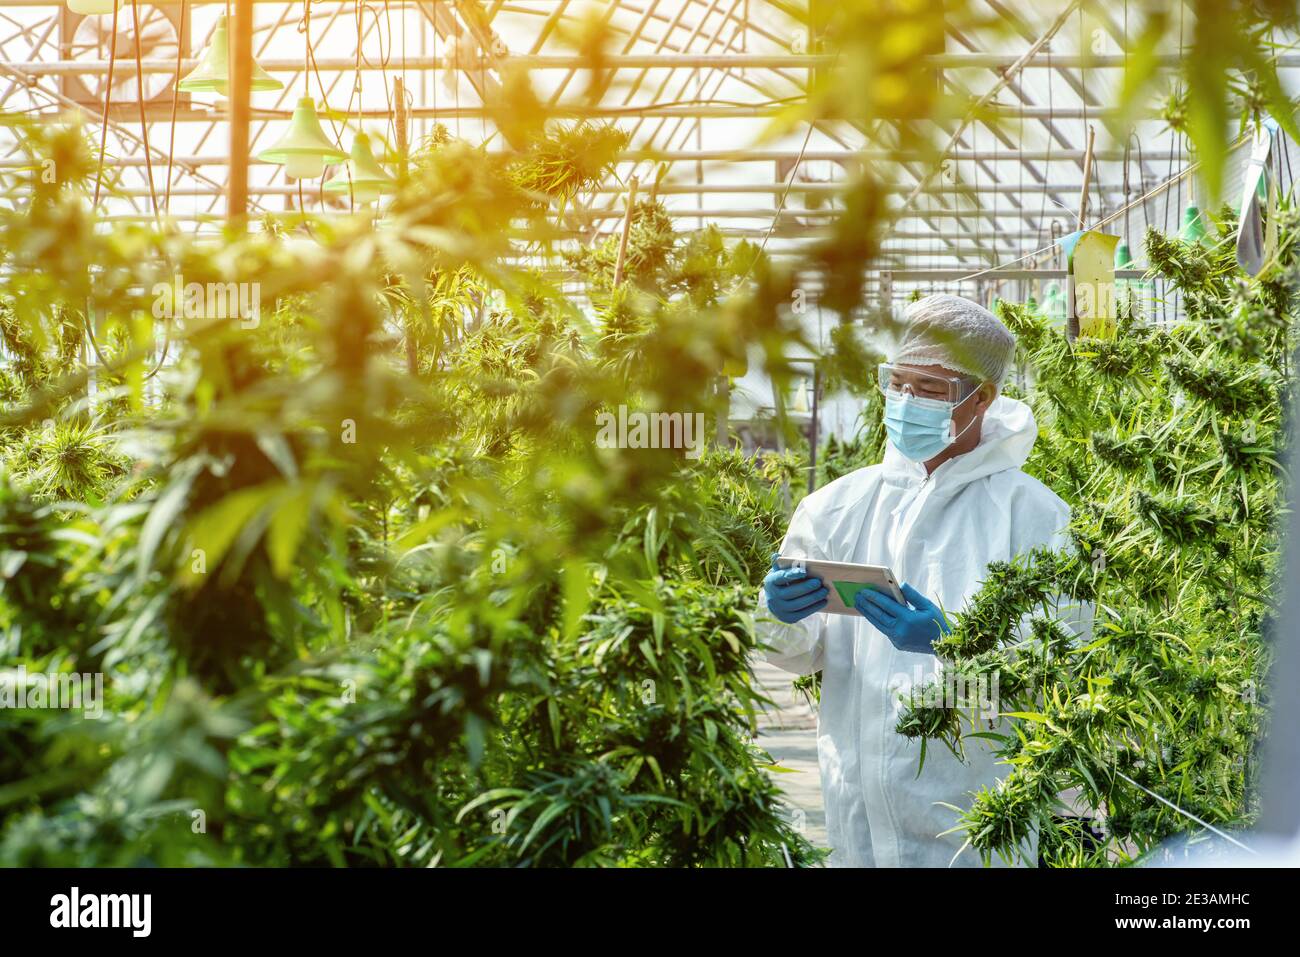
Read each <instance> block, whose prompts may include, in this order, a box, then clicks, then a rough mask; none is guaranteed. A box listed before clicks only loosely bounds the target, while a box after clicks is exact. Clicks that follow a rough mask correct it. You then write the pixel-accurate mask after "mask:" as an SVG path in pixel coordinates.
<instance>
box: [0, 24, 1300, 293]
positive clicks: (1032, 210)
mask: <svg viewBox="0 0 1300 957" xmlns="http://www.w3.org/2000/svg"><path fill="white" fill-rule="evenodd" d="M82 2H93V0H82ZM814 2H819V0H814ZM74 5H77V4H75V3H74ZM802 6H803V5H802V4H799V5H796V4H793V3H789V2H785V0H623V2H617V3H607V4H600V5H596V6H595V7H592V6H591V5H587V4H583V3H579V2H576V0H422V2H402V0H385V2H373V0H372V2H363V3H360V4H357V3H332V2H313V3H311V4H310V6H309V7H308V6H305V5H304V4H303V3H302V2H284V0H255V5H254V11H255V35H254V54H255V56H256V58H257V60H258V63H259V64H260V65H261V67H262V68H263V69H264V70H265V71H267V73H269V74H270V75H271V76H273V77H275V78H276V79H277V80H278V81H280V83H282V84H283V86H282V88H280V89H277V90H267V91H263V92H256V93H254V95H253V97H252V104H251V110H252V111H251V127H250V143H251V149H250V152H251V153H252V154H253V158H252V159H251V161H250V166H249V172H248V179H249V196H248V203H249V209H250V211H251V212H252V213H254V214H255V215H260V214H274V213H277V212H280V211H286V210H288V211H296V210H298V209H306V210H307V211H309V212H321V213H326V214H328V213H330V212H346V211H347V208H348V203H347V199H346V197H343V198H339V197H337V196H334V195H330V194H327V193H325V192H323V191H322V190H320V189H319V187H318V186H317V184H315V183H312V184H309V186H308V187H304V186H303V184H302V182H301V181H297V182H292V181H289V180H288V179H287V178H286V175H285V173H284V171H283V170H282V169H281V168H280V167H278V166H276V165H273V164H271V163H268V162H265V161H262V160H258V159H257V158H256V154H257V153H258V152H259V151H260V150H263V149H265V148H266V147H268V146H269V145H270V144H271V143H273V142H274V141H275V140H276V139H277V138H278V137H279V135H280V131H281V130H282V129H283V128H284V124H285V123H286V121H288V120H289V118H290V116H291V113H292V110H293V107H294V105H295V103H296V102H297V100H298V98H299V97H301V96H304V95H310V96H313V97H314V98H315V99H316V100H317V101H318V103H326V104H328V107H329V111H330V112H329V114H328V115H327V116H326V118H325V122H324V129H325V133H326V135H327V136H328V137H329V138H330V139H331V140H333V141H334V142H336V143H338V144H340V145H341V146H343V148H344V149H346V145H347V142H348V141H349V140H350V139H351V134H352V133H353V132H356V131H358V130H365V131H367V132H369V133H371V134H372V135H373V136H375V137H376V138H377V139H379V140H381V141H383V142H385V143H387V144H389V146H390V148H391V146H392V144H394V143H395V142H396V124H397V112H398V109H399V105H398V104H397V102H396V100H395V97H394V91H395V89H399V88H400V89H402V90H403V91H404V94H405V96H404V99H405V101H406V107H407V115H408V116H409V119H410V134H409V135H410V140H411V142H413V143H418V142H420V140H421V139H422V138H423V137H425V136H428V135H429V134H430V133H431V132H432V131H433V130H434V128H435V125H436V124H441V125H442V126H443V127H444V128H446V130H447V131H448V132H449V133H451V134H452V135H453V136H457V137H460V138H463V139H466V140H469V141H470V142H473V143H486V144H487V146H488V148H489V149H491V148H494V147H499V146H500V140H501V136H500V134H499V132H498V131H497V128H496V125H495V123H494V121H493V116H494V115H495V111H496V110H497V109H498V108H499V107H500V104H501V97H502V95H503V84H504V83H505V82H506V81H507V77H508V75H509V73H510V71H511V70H512V69H514V68H521V69H523V70H526V71H527V74H528V76H529V77H530V79H531V80H532V82H533V85H534V89H535V90H536V92H537V94H538V96H539V97H540V98H541V99H542V101H543V102H544V104H545V105H546V109H547V111H548V113H549V114H550V115H552V116H555V117H557V118H561V119H572V120H578V119H590V120H593V121H600V122H609V123H612V124H615V125H617V126H618V127H620V128H621V129H623V130H625V131H626V132H627V133H628V135H629V136H630V142H629V145H628V148H627V150H626V151H625V153H624V154H623V156H622V159H621V161H620V162H619V163H618V164H617V166H616V167H615V169H614V171H613V174H612V175H610V176H609V177H607V178H606V179H605V181H604V182H603V183H602V184H601V185H600V186H599V187H598V188H597V189H595V190H593V191H591V192H589V193H587V194H584V195H582V196H580V197H578V201H576V202H575V203H574V204H573V207H572V209H571V210H570V211H569V213H568V216H567V225H568V227H569V228H570V230H571V232H570V234H569V235H570V236H571V239H572V241H575V242H590V241H591V240H592V239H593V238H596V237H598V236H600V235H606V234H611V233H614V232H616V231H617V230H618V229H619V227H620V220H621V219H622V218H623V215H624V213H623V210H624V208H625V204H626V200H627V194H628V191H629V188H630V185H631V183H632V180H633V178H634V177H635V178H636V180H637V182H638V183H639V185H640V195H641V196H645V195H646V194H647V192H649V193H652V194H653V195H654V196H656V197H657V198H659V199H660V200H662V202H663V203H664V205H665V206H666V208H667V209H668V211H669V212H670V214H671V215H672V216H673V217H675V219H676V220H677V221H678V222H679V224H680V227H681V228H683V229H691V228H695V227H699V226H703V225H706V224H714V225H716V226H717V227H719V228H720V229H721V231H722V232H723V233H724V234H725V235H727V236H732V237H744V238H747V239H750V240H752V241H754V242H756V243H759V244H762V245H763V246H764V247H765V249H766V250H767V251H769V252H770V253H772V254H773V255H774V256H777V257H784V256H790V255H795V254H797V253H798V252H799V251H800V250H801V249H803V248H806V247H807V246H808V244H809V243H810V242H815V241H816V240H817V239H818V238H819V237H820V236H821V235H823V233H824V229H825V227H826V225H827V224H828V223H829V222H830V221H831V219H832V217H834V216H835V215H836V214H837V212H838V211H840V210H841V209H842V208H843V202H842V199H841V193H842V191H843V187H844V184H845V182H846V181H847V180H849V179H850V178H851V177H852V175H853V173H854V171H855V170H856V169H857V168H858V167H859V165H860V164H864V163H866V164H875V166H876V167H877V169H876V172H877V174H878V175H879V176H880V177H881V178H882V179H884V180H885V182H886V183H887V187H886V189H887V193H888V198H887V202H888V205H889V207H890V208H892V209H893V210H894V212H895V215H894V217H893V219H892V222H891V224H890V226H889V227H888V234H887V238H886V240H885V243H884V246H883V252H882V255H881V257H880V258H879V259H878V260H877V261H876V262H875V263H873V264H872V269H871V270H870V271H869V274H870V276H871V279H872V281H880V278H881V275H882V274H885V273H888V281H889V282H891V283H897V284H908V283H912V284H919V285H922V286H924V285H932V284H947V283H952V282H955V281H956V280H957V279H961V278H971V279H974V278H985V277H987V276H988V273H987V272H986V271H987V270H990V269H992V268H994V267H999V266H1001V267H1006V268H1011V269H1027V268H1044V267H1050V266H1052V265H1059V262H1054V261H1053V256H1054V254H1055V253H1054V249H1055V241H1056V240H1057V239H1058V238H1059V237H1060V236H1061V235H1064V234H1067V233H1069V232H1071V231H1073V230H1074V229H1075V228H1076V227H1077V224H1078V222H1079V221H1078V212H1079V208H1080V204H1081V197H1082V194H1083V187H1084V182H1085V181H1084V169H1085V165H1088V166H1089V168H1090V175H1089V176H1088V179H1087V184H1088V187H1089V188H1088V193H1087V195H1088V212H1087V221H1088V223H1089V224H1090V225H1091V224H1096V223H1098V222H1103V223H1109V224H1110V228H1111V229H1112V231H1117V232H1119V233H1120V235H1122V236H1125V237H1127V238H1129V240H1130V243H1131V245H1132V246H1133V249H1134V254H1135V256H1139V258H1140V249H1139V242H1138V240H1139V238H1140V233H1141V231H1142V229H1144V228H1145V226H1146V225H1148V224H1150V225H1156V226H1158V227H1160V228H1163V229H1175V228H1177V222H1178V220H1179V218H1180V216H1181V214H1182V210H1183V208H1184V207H1185V206H1186V205H1187V204H1188V203H1189V202H1192V201H1193V199H1194V189H1195V187H1194V186H1193V184H1192V179H1193V177H1191V176H1189V175H1188V173H1189V170H1190V169H1191V168H1192V166H1193V160H1194V157H1193V156H1192V155H1191V153H1190V149H1189V146H1188V143H1187V142H1186V138H1185V136H1184V135H1183V134H1181V133H1178V132H1174V131H1173V130H1171V129H1170V128H1169V126H1168V124H1167V123H1166V121H1165V119H1163V118H1162V117H1160V116H1159V115H1157V110H1156V109H1155V108H1154V106H1153V107H1152V108H1151V109H1150V110H1149V111H1148V112H1147V113H1145V114H1143V115H1140V116H1139V117H1137V118H1136V119H1135V120H1134V121H1133V123H1132V125H1131V129H1132V135H1130V136H1129V137H1128V139H1127V140H1126V141H1124V142H1116V141H1115V139H1114V138H1113V136H1112V134H1111V132H1110V130H1109V128H1108V127H1107V125H1106V124H1107V121H1108V120H1112V119H1114V118H1115V116H1116V107H1115V106H1114V104H1116V103H1117V102H1119V100H1120V90H1121V84H1122V82H1123V77H1124V72H1125V66H1126V64H1127V63H1128V60H1129V56H1130V55H1131V53H1130V52H1128V51H1131V50H1132V48H1133V46H1134V39H1135V38H1136V37H1137V36H1138V35H1139V33H1140V31H1141V28H1142V23H1143V18H1144V17H1145V16H1146V11H1147V9H1148V6H1147V5H1139V4H1133V5H1132V9H1130V5H1129V3H1127V2H1125V3H1118V2H1115V3H1109V4H1104V5H1098V4H1092V5H1088V9H1087V10H1086V11H1085V10H1084V9H1083V6H1082V5H1078V4H1067V3H1064V2H1062V3H1058V4H1053V5H1044V4H1040V3H1029V2H1026V0H1018V2H1005V0H974V2H973V3H972V10H971V13H972V14H973V15H974V16H973V17H972V19H971V22H972V23H973V24H974V25H973V26H971V27H969V28H965V27H961V26H958V25H956V22H955V21H954V20H952V19H949V20H948V22H947V23H946V24H945V27H946V37H945V42H944V49H943V50H942V52H935V53H931V54H929V57H930V59H931V61H932V62H933V65H934V67H935V73H934V76H935V80H936V83H938V84H940V86H941V88H942V89H943V91H944V92H946V93H949V94H953V95H956V96H958V97H962V98H964V99H966V100H967V101H969V102H970V103H971V104H972V107H974V106H975V105H979V106H981V107H983V108H984V112H981V113H972V114H970V115H968V116H967V117H966V118H965V119H959V120H957V121H954V122H950V123H945V122H944V121H941V120H940V121H935V120H932V119H929V118H927V119H926V120H925V122H926V123H929V124H933V125H934V126H936V127H937V129H933V130H930V131H929V132H930V134H931V135H932V137H933V138H934V139H935V141H936V142H937V143H938V144H941V145H944V146H945V150H944V157H945V161H944V162H943V163H942V164H941V165H936V164H935V163H934V162H932V160H933V156H931V155H929V154H927V153H925V152H924V151H912V152H909V151H907V150H905V149H903V150H901V151H900V149H899V147H898V144H897V143H896V142H894V141H893V140H892V139H891V137H892V136H893V135H895V132H896V131H895V130H894V128H893V127H891V128H889V131H888V132H886V131H885V130H884V129H870V128H868V127H867V125H866V124H864V123H862V122H857V121H852V120H849V119H842V118H837V117H836V115H835V110H834V109H833V108H826V107H825V106H824V105H823V107H822V108H821V109H820V110H819V111H818V113H817V116H818V117H819V118H818V119H816V120H815V121H814V122H812V123H810V122H807V119H808V114H807V113H806V112H804V110H805V108H806V106H807V99H808V91H809V89H810V84H812V85H813V88H815V82H816V76H817V74H818V71H825V70H828V69H838V68H840V67H841V66H842V64H839V63H838V62H837V61H836V57H835V56H834V55H832V54H828V53H819V52H818V50H819V49H820V48H819V45H818V43H817V41H816V38H812V39H810V38H809V36H808V28H807V26H806V21H805V15H804V13H803V12H802V9H801V8H802ZM593 10H594V11H595V13H594V16H595V17H596V18H597V19H598V20H599V21H601V22H603V23H604V24H605V25H606V26H607V27H608V28H609V30H610V31H611V35H612V37H613V42H612V43H608V44H607V45H606V47H605V48H604V50H603V52H602V53H601V54H600V56H601V60H600V62H601V64H602V65H603V66H604V67H606V68H607V69H608V71H610V72H609V73H608V74H606V75H605V76H603V77H602V76H599V75H598V74H596V73H595V72H594V71H592V70H589V69H584V68H583V67H584V66H589V65H590V64H591V62H592V61H591V60H588V59H584V58H583V55H582V53H581V52H580V51H581V50H582V43H583V39H584V37H585V36H588V35H589V32H590V28H591V20H590V17H591V16H592V15H593V13H592V11H593ZM1183 10H1184V8H1183V7H1181V6H1177V7H1173V8H1171V13H1170V16H1172V17H1174V18H1176V20H1177V21H1178V23H1179V27H1178V29H1177V30H1174V31H1172V35H1171V36H1170V35H1167V36H1166V37H1165V41H1164V46H1163V47H1162V48H1161V49H1159V50H1157V51H1156V52H1157V56H1156V60H1155V63H1156V65H1157V67H1158V68H1160V69H1165V70H1171V71H1172V69H1173V67H1174V66H1176V65H1177V64H1178V62H1179V61H1180V59H1181V52H1182V49H1183V46H1182V44H1183V43H1184V42H1185V38H1186V36H1185V35H1186V30H1190V28H1191V26H1190V21H1191V14H1190V13H1187V14H1186V19H1187V20H1188V21H1189V23H1188V25H1187V27H1186V30H1185V29H1184V27H1183V25H1182V22H1181V21H1182V19H1183V18H1184V13H1183ZM224 11H225V5H224V2H212V0H151V2H147V3H146V2H139V3H135V2H126V3H124V4H123V5H122V6H121V7H120V8H119V12H118V14H117V21H118V22H117V31H116V37H114V31H113V22H114V17H113V16H112V15H111V14H105V15H90V16H82V15H80V14H77V13H73V12H72V11H71V10H70V9H69V8H68V7H66V6H64V5H63V4H62V3H60V2H57V0H27V2H18V0H0V24H3V33H2V34H0V104H2V107H0V108H2V109H3V110H5V111H7V112H17V113H23V114H27V115H33V114H35V115H49V116H55V115H58V114H62V113H64V112H66V111H68V110H75V111H77V112H80V113H81V114H83V115H84V118H85V122H86V125H87V128H88V130H90V131H91V132H92V133H93V134H95V136H96V139H97V140H98V134H99V132H100V128H101V126H100V125H101V116H102V115H103V113H104V112H105V91H106V90H109V89H111V97H109V98H108V107H107V115H108V120H109V122H108V130H107V133H106V135H105V137H104V143H103V152H104V160H103V162H104V166H105V167H106V168H107V169H110V170H112V171H113V178H114V182H115V185H116V189H115V190H113V191H112V194H111V195H109V196H108V197H107V198H106V199H105V200H104V211H105V213H106V214H107V218H108V219H109V220H110V221H118V222H120V221H129V220H142V221H149V220H151V219H153V217H154V215H155V213H156V211H158V210H162V211H163V212H165V213H166V215H168V216H170V217H172V218H173V219H174V220H175V221H176V222H177V223H178V224H179V225H180V227H181V228H182V229H186V230H194V231H198V232H200V233H202V232H205V231H216V230H218V229H219V228H220V225H221V223H222V222H223V220H224V218H225V215H226V212H227V210H226V185H227V175H228V168H229V158H228V156H227V155H226V154H227V152H228V149H227V145H226V142H227V132H226V125H227V107H226V104H225V101H224V99H223V97H222V96H221V95H220V94H218V93H212V92H209V93H188V94H187V93H182V94H179V95H176V96H174V95H173V94H174V87H175V79H176V76H177V74H178V71H179V73H180V74H181V75H184V74H188V73H189V72H190V71H191V70H192V69H193V68H195V67H196V66H198V65H199V62H200V60H199V56H200V54H201V53H202V51H204V50H206V48H207V46H208V43H209V41H210V40H211V38H212V34H213V31H214V28H215V27H216V25H217V23H218V21H219V20H220V19H221V15H222V14H223V12H224ZM137 17H138V18H139V20H138V23H139V27H138V29H137V26H136V24H137V20H136V18H137ZM137 35H139V36H140V37H141V38H142V42H140V43H138V44H137V42H136V38H137ZM137 54H138V56H137ZM178 58H179V59H178ZM1278 64H1279V66H1280V67H1281V70H1282V76H1283V79H1284V81H1288V83H1289V81H1290V80H1292V79H1294V77H1295V73H1296V70H1297V69H1300V55H1297V54H1296V53H1294V52H1291V50H1290V48H1289V47H1288V48H1286V49H1283V50H1282V51H1281V52H1280V53H1279V55H1278ZM110 75H111V84H110V83H109V78H110ZM1171 76H1172V73H1171ZM138 78H139V79H138ZM141 81H142V84H143V88H144V90H145V94H146V95H145V97H144V102H143V103H141V102H140V97H139V95H138V91H139V89H140V87H141ZM1288 88H1289V86H1288ZM1124 128H1125V129H1129V128H1130V126H1125V127H1124ZM1090 130H1093V131H1095V134H1096V140H1095V147H1094V149H1093V150H1092V151H1091V154H1089V149H1088V140H1089V131H1090ZM97 145H98V144H97ZM1288 146H1289V144H1288ZM1283 155H1284V156H1285V158H1286V159H1287V160H1288V161H1289V158H1290V153H1289V149H1288V151H1285V152H1284V153H1283ZM29 163H30V160H29V158H27V157H26V156H25V154H24V153H23V152H22V149H21V143H20V142H19V140H18V139H17V137H15V136H5V135H3V134H0V172H3V170H4V169H5V168H6V167H8V168H9V169H10V170H13V169H18V168H21V167H24V166H26V165H29ZM1233 169H1234V167H1233V166H1232V165H1231V164H1230V167H1229V171H1228V177H1227V182H1226V183H1225V187H1226V191H1225V195H1226V196H1227V197H1228V198H1233V190H1234V189H1235V188H1236V180H1235V179H1234V174H1233ZM1285 175H1286V177H1287V178H1289V165H1288V166H1287V168H1286V172H1285ZM9 196H10V201H12V202H20V201H21V199H20V197H17V196H15V195H14V194H12V193H11V194H9Z"/></svg>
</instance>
